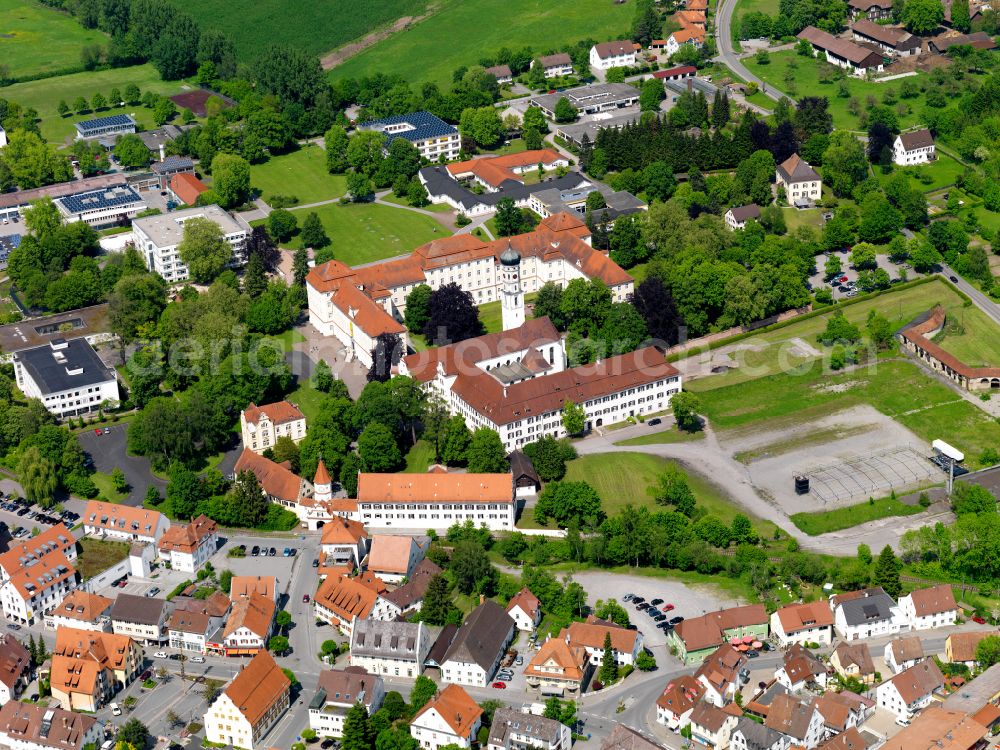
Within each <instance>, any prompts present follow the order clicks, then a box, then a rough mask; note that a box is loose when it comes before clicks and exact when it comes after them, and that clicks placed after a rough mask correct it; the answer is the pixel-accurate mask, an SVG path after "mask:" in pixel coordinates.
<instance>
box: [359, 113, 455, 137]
mask: <svg viewBox="0 0 1000 750" xmlns="http://www.w3.org/2000/svg"><path fill="white" fill-rule="evenodd" d="M399 125H409V126H410V128H411V129H410V130H395V129H394V126H399ZM361 129H362V130H379V131H382V132H384V133H385V136H386V143H387V144H388V143H392V141H393V140H394V139H395V138H405V139H406V140H408V141H422V140H424V139H426V138H440V137H441V136H445V135H453V134H455V133H457V132H458V130H457V129H456V128H455V126H454V125H449V124H448V123H446V122H445V121H444V120H442V119H441V118H440V117H437V116H436V115H432V114H431V113H430V112H411V113H410V114H408V115H396V116H394V117H385V118H383V119H381V120H372V121H371V122H366V123H362V125H361Z"/></svg>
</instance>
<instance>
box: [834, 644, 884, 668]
mask: <svg viewBox="0 0 1000 750" xmlns="http://www.w3.org/2000/svg"><path fill="white" fill-rule="evenodd" d="M833 653H834V654H836V655H837V658H838V659H839V661H840V666H841V667H844V668H846V667H848V666H852V665H853V666H856V667H857V668H858V670H859V671H860V673H861V674H862V675H870V674H875V662H873V661H872V652H871V651H870V650H869V649H868V644H867V643H846V642H845V641H841V642H840V643H838V644H837V648H835V649H834V650H833Z"/></svg>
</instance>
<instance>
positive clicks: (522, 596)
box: [507, 587, 542, 633]
mask: <svg viewBox="0 0 1000 750" xmlns="http://www.w3.org/2000/svg"><path fill="white" fill-rule="evenodd" d="M507 614H508V615H510V616H511V617H513V618H514V622H515V623H517V629H518V630H523V631H525V632H526V633H530V632H531V631H533V630H534V629H535V628H537V627H538V623H540V622H541V621H542V603H541V602H540V601H538V597H537V596H535V595H534V594H532V593H531V591H530V590H529V589H528V588H527V587H525V588H522V589H521V590H520V591H518V592H517V593H516V594H514V596H513V597H512V598H511V600H510V601H509V602H507Z"/></svg>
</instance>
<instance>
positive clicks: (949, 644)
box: [944, 630, 1000, 669]
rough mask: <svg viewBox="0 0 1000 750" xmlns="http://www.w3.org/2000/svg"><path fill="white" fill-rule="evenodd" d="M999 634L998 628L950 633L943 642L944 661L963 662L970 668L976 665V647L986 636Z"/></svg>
mask: <svg viewBox="0 0 1000 750" xmlns="http://www.w3.org/2000/svg"><path fill="white" fill-rule="evenodd" d="M991 635H995V636H1000V631H998V630H979V631H974V632H967V633H952V634H951V635H949V636H948V637H947V638H946V639H945V642H944V654H945V661H947V662H951V663H954V664H964V665H965V666H967V667H969V668H970V669H974V668H975V666H976V648H978V646H979V642H980V641H981V640H983V638H986V637H987V636H991Z"/></svg>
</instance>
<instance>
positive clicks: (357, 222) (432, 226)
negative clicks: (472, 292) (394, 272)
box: [292, 203, 449, 266]
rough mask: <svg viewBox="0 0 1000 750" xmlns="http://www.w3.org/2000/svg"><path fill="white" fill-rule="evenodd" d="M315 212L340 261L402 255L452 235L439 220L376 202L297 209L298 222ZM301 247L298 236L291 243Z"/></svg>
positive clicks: (352, 263) (352, 261)
mask: <svg viewBox="0 0 1000 750" xmlns="http://www.w3.org/2000/svg"><path fill="white" fill-rule="evenodd" d="M310 211H315V212H316V213H317V214H319V218H320V221H322V222H323V227H324V229H326V234H327V236H328V237H329V238H330V242H331V243H332V246H333V255H334V257H335V258H336V259H337V260H340V261H343V262H344V263H346V264H347V265H349V266H356V265H358V264H360V263H371V262H372V261H376V260H383V259H385V258H392V257H393V256H396V255H403V254H404V253H408V252H410V251H411V250H413V249H414V248H415V247H417V246H419V245H422V244H424V243H425V242H430V241H431V240H433V239H437V238H439V237H447V236H448V235H449V232H448V230H446V229H445V228H444V227H443V226H442V225H441V224H440V223H439V222H437V221H435V220H434V219H432V218H430V217H429V216H425V215H423V214H418V213H416V212H414V211H406V210H404V209H401V208H392V207H390V206H380V205H378V204H377V203H352V204H349V205H346V206H341V205H340V204H339V203H331V204H329V205H326V206H319V207H318V208H310V209H297V210H294V211H293V213H294V214H295V216H296V218H297V219H298V220H299V224H300V225H301V224H302V221H303V220H304V219H305V217H306V214H308V213H309V212H310ZM292 244H293V245H294V246H296V247H298V245H299V240H298V239H297V238H296V239H295V240H293V243H292Z"/></svg>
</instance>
